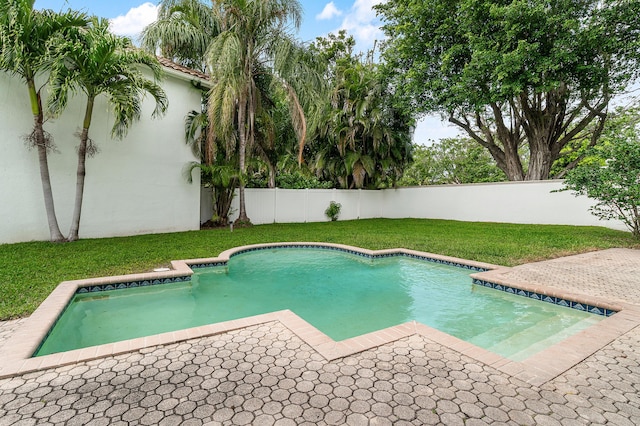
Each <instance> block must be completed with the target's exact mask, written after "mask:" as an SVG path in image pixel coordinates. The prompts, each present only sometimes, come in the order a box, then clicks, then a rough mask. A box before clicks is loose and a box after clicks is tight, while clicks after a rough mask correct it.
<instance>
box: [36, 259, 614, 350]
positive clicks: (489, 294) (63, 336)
mask: <svg viewBox="0 0 640 426" xmlns="http://www.w3.org/2000/svg"><path fill="white" fill-rule="evenodd" d="M470 273H471V271H470V270H468V269H463V268H457V267H453V266H448V265H441V264H436V263H432V262H427V261H423V260H418V259H412V258H408V257H400V256H397V257H390V258H379V259H371V258H367V257H363V256H358V255H354V254H350V253H346V252H341V251H335V250H326V249H307V248H304V249H292V248H277V249H267V250H259V251H252V252H248V253H244V254H240V255H237V256H234V257H232V258H231V259H230V260H229V262H228V265H227V266H226V267H213V268H202V269H197V270H196V273H195V274H194V275H193V277H192V280H191V281H190V282H182V283H173V284H164V285H158V286H150V287H138V288H133V289H124V290H111V291H104V292H98V293H85V294H77V295H75V296H74V299H73V300H72V301H71V303H70V304H69V306H68V307H67V309H66V310H65V312H64V313H63V315H62V316H61V317H60V319H59V320H58V322H57V323H56V325H55V326H54V328H53V329H52V330H51V333H50V334H49V336H48V338H47V339H46V340H45V341H44V342H43V344H42V345H41V347H40V349H39V350H38V352H37V354H36V355H46V354H50V353H55V352H62V351H67V350H71V349H77V348H82V347H88V346H93V345H98V344H104V343H111V342H116V341H120V340H125V339H131V338H135V337H142V336H148V335H153V334H157V333H162V332H167V331H175V330H180V329H184V328H189V327H195V326H198V325H203V324H210V323H216V322H221V321H227V320H231V319H237V318H243V317H247V316H251V315H257V314H262V313H267V312H273V311H278V310H282V309H290V310H292V311H293V312H295V313H296V314H297V315H299V316H300V317H302V318H304V319H305V320H306V321H308V322H309V323H311V324H313V325H314V326H315V327H317V328H318V329H319V330H320V331H322V332H323V333H325V334H327V335H328V336H330V337H331V338H332V339H334V340H336V341H339V340H343V339H347V338H350V337H354V336H358V335H360V334H364V333H368V332H371V331H375V330H380V329H383V328H386V327H390V326H393V325H398V324H402V323H404V322H407V321H411V320H416V321H418V322H421V323H423V324H426V325H429V326H431V327H433V328H437V329H439V330H441V331H444V332H445V333H448V334H451V335H453V336H456V337H459V338H460V339H463V340H466V341H468V342H471V343H473V344H475V345H477V346H480V347H483V348H486V349H488V350H490V351H493V352H495V353H498V354H500V355H502V356H505V357H508V358H511V359H514V360H521V359H524V358H526V357H528V356H530V355H531V354H533V353H535V352H537V351H539V350H542V349H544V348H545V347H548V346H549V345H552V344H554V343H557V342H559V341H561V340H563V339H565V338H566V337H568V336H570V335H572V334H574V333H576V332H578V331H580V330H583V329H585V328H587V327H589V326H590V325H592V324H595V323H597V322H598V321H600V320H602V319H603V317H601V316H599V315H593V314H589V313H586V312H581V311H577V310H575V309H568V308H563V307H560V306H557V305H554V304H550V303H545V302H539V301H536V300H531V299H528V298H526V297H521V296H516V295H512V294H508V293H505V292H501V291H497V290H493V289H489V288H485V287H482V286H478V285H475V284H472V282H471V278H470V277H469V274H470Z"/></svg>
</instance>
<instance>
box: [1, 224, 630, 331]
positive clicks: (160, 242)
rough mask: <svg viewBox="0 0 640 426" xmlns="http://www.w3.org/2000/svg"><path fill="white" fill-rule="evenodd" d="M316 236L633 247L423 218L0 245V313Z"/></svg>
mask: <svg viewBox="0 0 640 426" xmlns="http://www.w3.org/2000/svg"><path fill="white" fill-rule="evenodd" d="M277 241H321V242H332V243H343V244H349V245H354V246H359V247H364V248H368V249H373V250H377V249H383V248H395V247H404V248H409V249H415V250H421V251H426V252H432V253H439V254H444V255H448V256H455V257H460V258H463V259H472V260H478V261H483V262H489V263H494V264H498V265H505V266H513V265H518V264H522V263H526V262H531V261H536V260H543V259H549V258H554V257H559V256H564V255H569V254H575V253H582V252H586V251H592V250H597V249H606V248H611V247H635V248H640V244H639V243H638V241H637V240H633V238H632V237H631V234H630V233H626V232H619V231H613V230H610V229H606V228H599V227H574V226H556V225H514V224H501V223H471V222H456V221H446V220H424V219H368V220H358V221H342V222H324V223H306V224H273V225H261V226H254V227H251V228H239V229H238V228H236V229H234V231H233V232H229V229H213V230H203V231H193V232H181V233H173V234H153V235H140V236H134V237H122V238H104V239H87V240H80V241H77V242H74V243H68V244H52V243H48V242H29V243H19V244H5V245H0V265H2V267H1V268H0V319H2V320H6V319H11V318H18V317H22V316H26V315H29V314H30V313H32V312H33V311H34V310H35V308H36V307H37V306H38V305H39V304H40V303H41V302H42V301H43V300H44V299H45V298H46V297H47V296H48V295H49V293H50V292H51V291H52V290H53V289H54V288H55V287H56V285H58V283H60V282H61V281H65V280H73V279H81V278H90V277H98V276H107V275H118V274H126V273H135V272H146V271H150V270H152V269H154V268H157V267H160V266H168V265H169V262H170V261H171V260H177V259H190V258H201V257H214V256H217V255H218V254H219V253H220V252H222V251H224V250H226V249H228V248H231V247H236V246H241V245H246V244H256V243H265V242H277Z"/></svg>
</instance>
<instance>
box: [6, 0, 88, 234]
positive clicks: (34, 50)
mask: <svg viewBox="0 0 640 426" xmlns="http://www.w3.org/2000/svg"><path fill="white" fill-rule="evenodd" d="M33 5H34V0H0V70H2V71H5V72H8V73H9V74H12V75H15V76H17V77H19V78H20V79H22V80H23V81H24V82H25V84H26V86H27V91H28V95H29V101H30V105H31V114H32V116H33V130H32V131H31V133H30V134H29V135H27V136H26V137H25V139H26V141H27V143H28V145H29V146H32V147H35V148H36V150H37V152H38V163H39V167H40V180H41V182H42V192H43V195H44V204H45V210H46V214H47V223H48V225H49V234H50V238H51V241H63V240H64V239H65V238H64V236H63V235H62V232H60V227H59V225H58V220H57V217H56V212H55V205H54V200H53V191H52V188H51V178H50V174H49V163H48V153H49V151H50V150H52V149H53V148H54V144H53V139H52V137H51V135H50V134H49V133H47V132H46V131H45V130H44V127H43V123H44V111H43V107H42V89H43V86H37V85H36V78H37V77H38V76H41V75H42V74H43V73H44V72H45V71H47V69H48V67H49V64H50V57H51V55H50V46H51V42H52V38H53V36H54V35H56V34H57V33H61V32H62V33H65V34H67V35H68V34H69V33H70V32H71V31H73V30H76V29H77V28H78V27H82V26H84V25H86V24H87V17H86V15H84V14H82V13H80V12H75V11H68V12H65V13H55V12H53V11H51V10H34V9H33Z"/></svg>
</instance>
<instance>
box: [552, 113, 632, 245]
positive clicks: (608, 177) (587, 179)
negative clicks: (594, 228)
mask: <svg viewBox="0 0 640 426" xmlns="http://www.w3.org/2000/svg"><path fill="white" fill-rule="evenodd" d="M639 123H640V115H639V114H638V110H633V111H627V112H625V113H623V114H621V115H620V116H618V117H616V120H614V121H613V122H612V123H611V124H610V125H609V126H608V129H607V130H606V132H605V134H604V138H603V139H604V142H603V143H602V144H600V145H599V146H596V147H594V148H592V149H591V150H590V152H589V157H588V159H587V160H586V161H584V162H582V163H581V164H580V165H578V166H577V167H576V168H575V169H573V170H571V171H570V172H569V173H568V174H567V177H566V180H565V188H564V189H565V190H572V191H575V193H576V195H586V196H587V197H589V198H593V199H595V200H596V201H597V203H596V204H595V205H594V206H593V207H592V208H591V212H592V213H593V214H594V215H595V216H597V217H598V218H600V219H603V220H608V219H618V220H620V221H622V222H623V223H624V224H625V225H626V226H627V227H628V228H629V230H631V232H632V233H633V235H634V236H635V237H636V238H639V239H640V125H639Z"/></svg>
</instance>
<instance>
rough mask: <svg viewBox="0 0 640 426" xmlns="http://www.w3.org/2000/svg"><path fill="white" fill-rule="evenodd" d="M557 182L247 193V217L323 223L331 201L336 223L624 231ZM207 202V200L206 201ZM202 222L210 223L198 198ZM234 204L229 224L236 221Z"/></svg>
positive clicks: (260, 221) (257, 220)
mask: <svg viewBox="0 0 640 426" xmlns="http://www.w3.org/2000/svg"><path fill="white" fill-rule="evenodd" d="M562 186H563V185H562V181H559V180H552V181H537V182H504V183H490V184H472V185H438V186H423V187H412V188H398V189H386V190H380V191H368V190H337V189H247V190H246V205H247V214H248V216H249V218H250V219H251V221H252V222H253V223H254V224H265V223H294V222H322V221H327V220H329V219H328V218H327V217H326V216H325V214H324V211H325V209H326V208H327V207H328V206H329V203H330V202H331V201H335V202H338V203H340V204H341V205H342V209H341V212H340V217H339V220H352V219H369V218H424V219H451V220H461V221H470V222H505V223H532V224H557V225H594V226H606V227H609V228H613V229H620V230H626V228H625V227H624V225H623V224H622V223H621V222H618V221H599V220H598V219H597V218H596V217H595V216H593V215H591V213H589V207H590V206H591V205H592V204H593V201H592V200H589V199H588V198H586V197H582V196H581V197H575V196H574V195H573V194H572V193H571V192H569V191H567V192H553V191H555V190H558V189H561V188H562ZM207 197H208V196H207ZM203 200H204V201H203V209H202V212H201V213H202V217H201V220H202V221H206V220H208V219H210V218H211V208H210V206H207V205H206V203H207V202H208V200H209V198H205V196H203ZM237 212H238V198H237V197H236V198H235V199H234V201H233V207H232V215H231V219H235V218H236V217H237Z"/></svg>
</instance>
